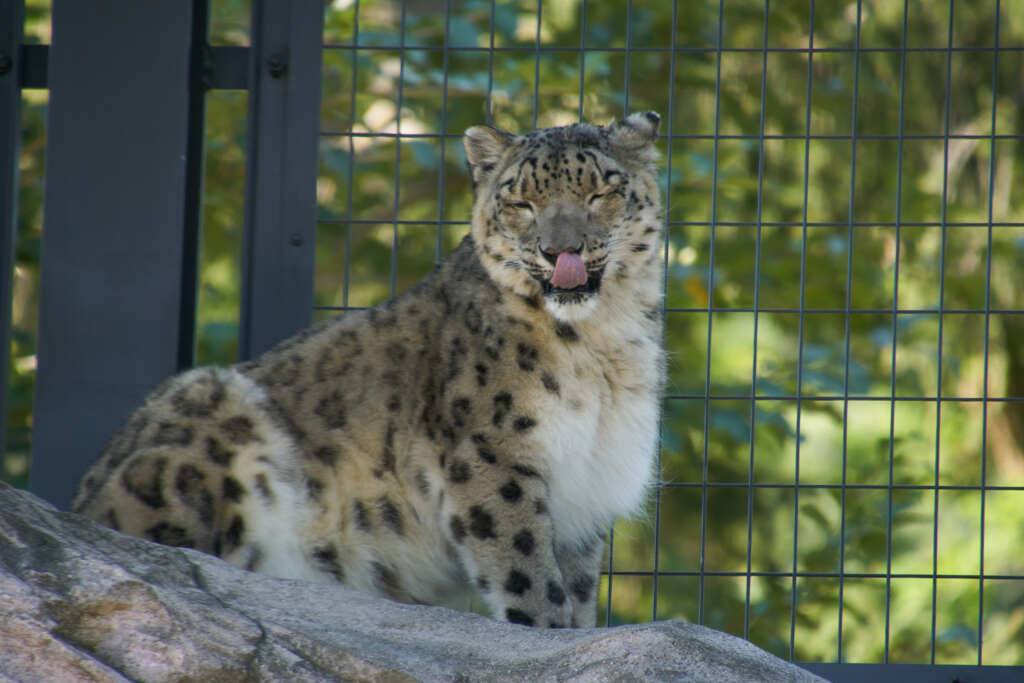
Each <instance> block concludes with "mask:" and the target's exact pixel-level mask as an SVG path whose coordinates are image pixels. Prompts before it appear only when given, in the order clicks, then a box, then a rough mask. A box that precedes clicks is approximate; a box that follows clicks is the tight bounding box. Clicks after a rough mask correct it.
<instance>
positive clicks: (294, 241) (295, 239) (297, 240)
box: [288, 232, 306, 247]
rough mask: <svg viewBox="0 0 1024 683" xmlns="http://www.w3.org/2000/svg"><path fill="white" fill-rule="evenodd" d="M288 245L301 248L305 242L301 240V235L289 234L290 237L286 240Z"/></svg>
mask: <svg viewBox="0 0 1024 683" xmlns="http://www.w3.org/2000/svg"><path fill="white" fill-rule="evenodd" d="M288 243H289V244H291V245H292V246H293V247H301V246H302V245H303V244H305V243H306V240H304V239H302V235H300V234H299V233H297V232H293V233H292V234H291V237H289V238H288Z"/></svg>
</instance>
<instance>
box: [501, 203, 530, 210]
mask: <svg viewBox="0 0 1024 683" xmlns="http://www.w3.org/2000/svg"><path fill="white" fill-rule="evenodd" d="M505 206H506V207H508V208H510V209H524V210H526V211H533V204H531V203H530V202H505Z"/></svg>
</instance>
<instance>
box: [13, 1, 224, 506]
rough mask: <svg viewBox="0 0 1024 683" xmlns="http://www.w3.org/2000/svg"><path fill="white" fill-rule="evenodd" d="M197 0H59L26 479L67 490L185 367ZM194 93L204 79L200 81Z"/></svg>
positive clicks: (47, 491)
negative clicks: (145, 401) (133, 414)
mask: <svg viewBox="0 0 1024 683" xmlns="http://www.w3.org/2000/svg"><path fill="white" fill-rule="evenodd" d="M200 2H205V0H197V3H200ZM195 17H196V14H195V7H194V6H193V3H191V2H187V3H183V2H180V1H178V0H153V1H152V2H145V3H123V2H119V1H117V0H73V1H65V0H56V1H55V2H54V5H53V15H52V21H53V41H52V45H51V48H50V54H49V74H48V82H49V87H50V105H49V112H48V123H47V127H48V144H47V159H46V181H47V187H46V197H45V229H44V236H43V245H42V254H43V255H42V265H41V272H42V282H41V291H40V319H39V342H38V371H37V380H36V397H35V408H34V414H35V422H34V426H33V441H32V443H33V455H32V472H31V480H30V481H31V484H30V487H31V489H32V491H33V492H35V493H37V494H38V495H41V496H42V497H44V498H46V499H48V500H49V501H51V502H53V503H54V504H56V505H58V506H67V504H68V502H69V501H70V499H71V496H72V495H73V493H74V490H75V487H76V485H77V482H78V479H79V478H80V476H81V474H82V472H83V471H84V470H85V468H86V467H87V466H88V465H89V463H90V461H91V460H92V459H93V458H94V457H95V456H96V455H97V454H98V453H99V451H100V450H101V448H102V446H103V444H104V443H105V442H106V441H107V440H108V439H109V438H110V436H111V434H112V433H113V431H114V430H115V429H116V427H117V426H118V424H119V423H120V422H122V421H123V420H124V419H125V418H126V416H127V415H128V414H129V411H130V410H131V409H132V408H134V407H135V406H136V405H137V404H138V403H139V402H140V400H141V399H142V397H143V396H144V395H145V393H146V392H148V391H149V390H150V389H152V388H153V387H154V386H155V385H156V384H157V383H158V382H159V381H160V380H162V379H163V378H164V377H166V376H168V375H169V374H171V373H173V372H174V371H175V370H177V369H178V364H179V352H180V347H181V343H182V336H183V329H182V322H181V319H182V314H181V309H182V307H183V306H184V307H187V306H192V305H194V304H192V303H191V302H186V301H183V294H185V293H187V292H186V289H185V288H184V287H183V277H184V275H185V273H187V272H191V270H192V269H190V268H187V267H185V265H184V259H185V256H186V254H187V253H188V250H187V248H186V245H185V239H186V232H187V231H186V230H185V229H184V223H183V221H184V222H187V221H185V217H184V208H183V207H186V206H187V203H186V200H187V197H188V187H189V181H188V178H187V174H188V171H189V169H190V168H194V167H195V166H197V165H195V164H192V165H190V164H189V161H188V155H189V150H190V147H189V124H190V120H191V118H192V116H191V113H190V101H191V98H192V96H193V95H195V93H193V92H192V91H191V88H190V85H191V83H192V79H191V74H190V64H191V63H192V60H191V59H190V55H191V54H192V51H193V50H194V49H196V48H200V47H201V46H194V45H193V44H192V32H193V20H194V18H195ZM199 96H201V93H200V94H199Z"/></svg>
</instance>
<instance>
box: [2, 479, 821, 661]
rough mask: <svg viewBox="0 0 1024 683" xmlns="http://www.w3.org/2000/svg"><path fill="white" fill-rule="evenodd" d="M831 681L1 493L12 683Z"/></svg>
mask: <svg viewBox="0 0 1024 683" xmlns="http://www.w3.org/2000/svg"><path fill="white" fill-rule="evenodd" d="M183 679H191V680H197V681H243V680H244V681H252V680H273V681H281V680H289V681H334V680H375V681H377V680H380V681H408V680H453V679H456V680H462V681H476V680H481V681H485V680H511V679H517V680H530V681H550V680H566V679H569V680H575V681H605V680H650V681H665V680H684V681H690V680H693V681H751V680H757V681H816V680H822V679H819V678H817V677H816V676H814V675H812V674H811V673H809V672H807V671H805V670H804V669H801V668H799V667H796V666H793V665H791V664H788V663H786V662H784V661H782V660H780V659H778V658H776V657H774V656H772V655H770V654H768V653H766V652H763V651H762V650H760V649H758V648H756V647H755V646H753V645H751V644H750V643H747V642H745V641H743V640H740V639H738V638H735V637H733V636H729V635H726V634H723V633H719V632H717V631H712V630H710V629H707V628H703V627H700V626H695V625H692V624H687V623H685V622H679V621H672V622H658V623H652V624H644V625H637V626H622V627H618V628H612V629H581V630H558V631H549V630H535V629H529V628H525V627H522V626H515V625H510V624H505V623H502V622H497V621H494V620H491V619H488V618H486V617H481V616H477V615H473V614H466V613H462V612H456V611H452V610H448V609H444V608H441V607H422V606H414V605H403V604H398V603H394V602H389V601H386V600H380V599H376V598H371V597H369V596H365V595H362V594H359V593H355V592H353V591H350V590H347V589H345V588H343V587H340V586H333V585H326V586H324V585H314V584H308V583H303V582H299V581H285V580H280V579H274V578H270V577H266V576H262V575H259V574H253V573H250V572H245V571H242V570H240V569H237V568H235V567H233V566H231V565H228V564H227V563H225V562H222V561H220V560H219V559H217V558H215V557H211V556H207V555H203V554H200V553H197V552H193V551H190V550H181V549H175V548H167V547H163V546H159V545H155V544H152V543H148V542H146V541H142V540H138V539H134V538H130V537H127V536H123V535H121V534H118V533H116V532H113V531H110V530H108V529H105V528H102V527H100V526H97V525H95V524H93V523H92V522H90V521H88V520H86V519H84V518H82V517H79V516H77V515H72V514H68V513H62V512H58V511H57V510H55V509H54V508H53V507H51V506H49V505H48V504H46V503H45V502H43V501H41V500H40V499H38V498H36V497H34V496H32V495H31V494H29V493H26V492H24V491H19V490H16V489H13V488H11V487H9V486H7V485H5V484H2V483H0V680H14V681H77V680H99V681H121V680H139V681H171V680H183Z"/></svg>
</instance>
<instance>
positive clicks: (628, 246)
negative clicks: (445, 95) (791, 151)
mask: <svg viewBox="0 0 1024 683" xmlns="http://www.w3.org/2000/svg"><path fill="white" fill-rule="evenodd" d="M657 127H658V117H657V115H656V114H653V113H645V114H634V115H632V116H630V117H628V118H626V119H625V120H623V121H620V122H616V123H612V124H610V125H608V126H604V127H598V126H591V125H586V124H579V125H573V126H567V127H562V128H552V129H547V130H539V131H535V132H532V133H528V134H525V135H512V134H509V133H506V132H503V131H499V130H497V129H494V128H489V127H482V126H481V127H475V128H471V129H470V130H468V131H467V133H466V137H465V147H466V156H467V159H468V161H469V169H470V173H471V175H472V178H473V183H474V195H475V201H474V208H473V223H472V230H471V234H470V235H469V236H467V237H466V239H465V240H464V241H463V243H462V244H461V245H460V246H459V247H458V249H456V250H455V252H453V253H452V254H451V256H450V257H448V258H447V259H446V260H445V261H444V262H443V263H442V264H441V265H440V266H439V267H438V268H437V269H436V271H435V272H434V273H433V274H431V275H430V276H429V277H427V278H426V279H425V280H424V281H422V282H421V283H419V284H418V285H416V286H415V287H413V288H412V289H411V290H410V291H409V292H407V293H405V294H404V295H402V296H400V297H398V298H397V299H394V300H392V301H389V302H387V303H385V304H382V305H380V306H378V307H376V308H374V309H371V310H368V311H362V312H354V313H347V314H345V315H344V316H342V317H340V318H337V319H334V320H331V321H328V322H325V323H322V324H319V325H316V326H314V327H313V328H311V329H309V330H306V331H305V332H303V333H301V334H299V335H297V336H296V337H294V338H293V339H291V340H289V341H286V342H284V343H282V344H281V345H279V346H278V347H277V348H275V349H273V350H271V351H269V352H268V353H266V354H265V355H263V356H262V357H261V358H259V359H257V360H256V361H254V362H249V363H245V364H242V365H238V366H234V367H232V368H226V369H217V368H201V369H196V370H191V371H189V372H186V373H184V374H182V375H180V376H178V377H175V378H173V379H171V380H169V381H168V382H165V383H164V384H163V385H162V386H161V387H159V388H157V389H156V390H155V391H154V392H153V394H151V395H150V396H149V397H148V399H147V400H146V402H145V404H144V405H143V406H142V407H141V408H140V409H139V410H137V411H136V412H135V414H134V415H133V416H132V417H131V418H130V419H129V420H128V421H127V422H126V424H125V426H124V427H123V428H122V429H121V430H120V431H119V432H118V433H117V434H116V435H115V436H114V437H113V439H112V440H111V442H110V444H109V445H108V446H107V448H106V450H105V451H104V453H103V454H102V456H101V457H100V458H99V460H98V461H97V462H96V463H95V464H94V465H93V466H92V468H91V469H90V471H89V472H88V473H87V475H86V476H85V478H84V479H83V481H82V484H81V487H80V490H79V492H78V495H77V496H76V499H75V502H74V509H75V510H76V511H78V512H81V513H83V514H85V515H87V516H89V517H91V518H93V519H95V520H97V521H99V522H101V523H104V524H107V525H110V526H113V527H115V528H118V529H120V530H121V531H123V532H125V533H130V534H134V535H138V536H142V537H145V538H148V539H151V540H153V541H157V542H160V543H167V544H171V545H179V546H189V547H193V548H197V549H200V550H203V551H206V552H210V553H214V554H217V555H220V556H221V557H223V558H224V559H226V560H228V561H229V562H232V563H234V564H236V565H239V566H241V567H245V568H248V569H253V570H257V571H263V572H267V573H270V574H274V575H278V576H285V577H292V578H300V579H310V580H314V581H338V582H342V583H345V584H347V585H349V586H352V587H354V588H357V589H360V590H363V591H367V592H369V593H374V594H377V595H382V596H386V597H390V598H393V599H398V600H407V601H413V602H424V603H440V604H445V603H447V604H451V603H452V602H453V601H455V600H457V599H459V598H460V597H461V596H463V595H464V594H465V593H466V592H467V591H471V592H475V593H476V594H477V595H479V596H481V597H482V598H483V599H484V601H485V602H486V604H487V605H488V606H489V608H490V610H491V612H492V614H493V615H494V616H495V617H497V618H500V619H505V620H507V621H511V622H516V623H520V624H526V625H533V626H544V627H561V626H588V625H592V624H593V623H594V621H595V600H596V588H597V585H598V576H599V569H600V563H601V557H602V553H603V547H604V544H603V539H604V536H603V533H604V532H603V530H604V529H606V528H607V526H608V524H609V523H610V522H611V521H612V520H613V519H615V518H616V517H617V516H620V515H626V514H630V513H632V512H634V511H635V510H636V509H637V508H638V507H639V506H641V505H642V504H643V501H644V497H645V492H646V488H647V486H648V484H649V481H650V478H651V476H652V463H653V458H654V452H655V444H656V431H657V425H658V410H659V398H660V394H661V389H662V382H663V375H664V359H663V352H662V348H661V337H662V330H661V316H660V315H658V314H656V312H657V311H660V307H661V299H660V292H661V286H662V256H661V253H662V250H661V237H662V228H661V226H662V221H661V215H660V212H661V204H660V198H659V194H658V188H657V182H656V173H657V172H656V168H655V163H656V159H657V153H656V151H655V149H654V141H655V139H656V133H657ZM559 259H563V261H564V262H571V263H572V264H573V267H575V268H576V269H577V270H576V271H574V273H575V275H574V277H575V278H576V279H575V280H574V281H575V282H578V281H579V280H580V278H583V277H584V275H583V273H584V272H585V278H586V283H585V284H582V285H577V286H574V287H573V288H572V289H571V290H566V289H562V288H560V287H556V286H554V285H553V284H552V280H553V279H554V280H556V281H558V282H561V283H563V284H564V283H566V282H567V281H566V280H564V279H562V278H561V277H556V276H555V275H554V273H555V271H556V269H557V268H558V267H559V266H558V263H559ZM652 312H655V314H652Z"/></svg>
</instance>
